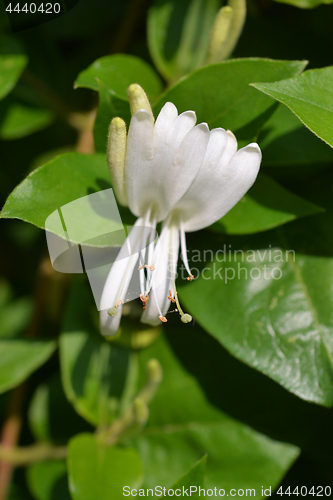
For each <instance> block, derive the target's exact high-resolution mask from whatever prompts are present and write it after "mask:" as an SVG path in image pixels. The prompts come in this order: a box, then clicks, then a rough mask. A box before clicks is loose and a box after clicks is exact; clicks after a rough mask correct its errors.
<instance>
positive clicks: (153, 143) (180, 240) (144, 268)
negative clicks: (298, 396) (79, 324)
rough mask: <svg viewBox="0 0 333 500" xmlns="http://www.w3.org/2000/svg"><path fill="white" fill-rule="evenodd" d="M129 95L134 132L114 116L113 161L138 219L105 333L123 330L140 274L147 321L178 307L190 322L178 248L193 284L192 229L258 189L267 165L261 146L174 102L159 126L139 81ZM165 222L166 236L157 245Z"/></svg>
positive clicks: (110, 286) (115, 177) (120, 188)
mask: <svg viewBox="0 0 333 500" xmlns="http://www.w3.org/2000/svg"><path fill="white" fill-rule="evenodd" d="M128 95H129V101H130V107H131V113H132V119H131V123H130V127H129V130H128V135H127V138H126V126H125V123H124V122H123V120H121V119H120V118H114V119H113V120H112V122H111V124H110V130H109V141H108V163H109V168H110V174H111V178H112V183H113V189H114V191H115V194H116V196H117V198H118V201H119V202H120V203H121V204H122V205H128V206H129V208H130V210H131V211H132V213H133V214H134V215H136V216H137V217H138V219H137V221H136V223H135V226H134V227H133V229H132V232H131V234H130V235H129V238H128V239H127V240H126V242H125V243H124V245H123V247H122V248H121V250H120V252H119V255H118V257H117V260H116V262H115V263H114V264H113V266H112V268H111V271H110V273H109V276H108V278H107V280H106V283H105V286H104V290H103V294H102V299H101V307H100V309H101V314H100V322H101V332H102V334H103V335H106V336H110V335H115V334H116V333H117V331H118V328H119V323H120V318H121V312H122V306H123V304H124V302H126V301H127V300H131V299H132V297H131V296H129V297H127V292H128V288H129V286H130V282H131V279H133V276H134V275H135V273H136V272H137V274H138V275H139V277H138V281H139V287H140V298H141V300H142V302H143V306H144V312H143V315H142V318H141V320H142V321H143V322H145V323H149V324H151V325H157V324H159V323H160V322H161V321H162V322H166V321H167V320H166V318H165V315H166V313H167V311H168V309H169V306H170V303H174V302H175V303H176V306H177V308H178V311H179V313H180V315H181V320H182V321H183V322H184V323H187V322H189V321H191V319H192V318H191V316H190V315H189V314H184V313H183V311H182V309H181V307H180V304H179V300H178V297H177V291H176V284H175V277H176V270H177V263H178V253H179V246H180V247H181V253H182V259H183V262H184V265H185V267H186V270H187V272H188V274H189V277H188V280H189V281H191V280H192V279H193V275H192V274H191V271H190V267H189V263H188V260H187V250H186V240H185V232H189V231H197V230H199V229H202V228H204V227H207V226H209V225H211V224H213V223H214V222H216V221H217V220H218V219H220V218H221V217H223V216H224V215H225V214H226V213H227V212H228V211H229V210H230V209H231V208H232V207H233V206H234V205H235V204H236V203H237V202H238V201H239V200H240V199H241V198H242V197H243V196H244V194H245V193H246V192H247V191H248V189H249V188H250V187H251V186H252V184H253V183H254V181H255V179H256V177H257V174H258V171H259V167H260V162H261V151H260V148H259V146H258V144H256V143H251V144H249V145H248V146H246V147H244V148H242V149H240V150H238V151H237V141H236V138H235V136H234V135H233V133H232V132H230V131H225V130H224V129H222V128H216V129H213V130H211V131H210V130H209V128H208V125H207V124H206V123H200V124H199V125H196V115H195V113H194V111H186V112H184V113H181V114H180V115H178V111H177V108H176V107H175V106H174V105H173V104H172V103H171V102H167V103H166V104H165V105H164V106H163V108H162V110H161V112H160V113H159V115H158V117H157V119H156V122H155V123H154V118H153V114H152V111H151V108H150V105H149V101H148V99H147V97H146V95H145V93H144V91H143V90H142V88H141V87H140V86H139V85H137V84H133V85H131V86H130V87H129V90H128ZM158 222H162V231H161V234H160V237H159V238H158V240H157V242H156V241H155V229H156V225H157V223H158ZM149 228H150V230H149ZM138 268H139V270H138ZM137 270H138V271H137Z"/></svg>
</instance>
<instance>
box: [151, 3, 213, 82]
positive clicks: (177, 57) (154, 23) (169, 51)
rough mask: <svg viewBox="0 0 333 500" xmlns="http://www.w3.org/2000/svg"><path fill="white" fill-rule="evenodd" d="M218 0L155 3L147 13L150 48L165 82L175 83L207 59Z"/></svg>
mask: <svg viewBox="0 0 333 500" xmlns="http://www.w3.org/2000/svg"><path fill="white" fill-rule="evenodd" d="M219 7H220V2H219V1H218V0H169V1H168V2H165V1H163V0H158V1H155V3H154V5H153V6H152V7H151V8H150V10H149V12H148V25H147V28H148V46H149V50H150V54H151V57H152V59H153V61H154V63H155V65H156V67H157V68H158V70H159V71H160V73H161V74H162V75H163V76H164V78H165V79H166V80H172V81H176V80H177V79H178V78H180V77H181V76H183V75H186V74H187V73H189V72H190V71H192V70H194V69H195V68H197V67H199V66H201V65H202V64H203V63H204V61H205V58H206V54H207V50H208V44H209V32H210V30H211V28H212V26H213V22H214V19H215V16H216V14H217V12H218V10H219Z"/></svg>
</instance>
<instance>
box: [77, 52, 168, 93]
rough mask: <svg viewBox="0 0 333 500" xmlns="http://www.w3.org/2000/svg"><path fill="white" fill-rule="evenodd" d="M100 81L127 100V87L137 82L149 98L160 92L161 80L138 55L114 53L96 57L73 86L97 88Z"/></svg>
mask: <svg viewBox="0 0 333 500" xmlns="http://www.w3.org/2000/svg"><path fill="white" fill-rule="evenodd" d="M99 81H101V82H102V83H103V84H104V85H105V86H106V87H107V88H108V89H109V90H110V91H112V93H113V95H115V96H117V97H118V98H120V99H123V100H125V101H127V93H126V91H127V88H128V87H129V86H130V85H131V83H138V84H139V85H141V87H143V89H144V90H145V91H146V93H147V94H148V96H149V97H150V98H152V99H153V98H156V97H157V96H158V95H159V93H160V92H161V88H162V87H161V85H162V84H161V80H160V78H159V77H158V75H157V74H156V73H155V71H154V70H153V68H152V67H151V66H150V65H149V64H147V63H146V62H145V61H143V60H142V59H140V58H139V57H135V56H131V55H126V54H115V55H112V56H105V57H101V58H100V59H97V60H96V61H95V62H93V64H91V66H89V68H87V69H86V70H84V71H82V72H81V73H80V74H79V76H78V77H77V79H76V82H75V88H78V87H87V88H89V89H92V90H96V91H98V90H99Z"/></svg>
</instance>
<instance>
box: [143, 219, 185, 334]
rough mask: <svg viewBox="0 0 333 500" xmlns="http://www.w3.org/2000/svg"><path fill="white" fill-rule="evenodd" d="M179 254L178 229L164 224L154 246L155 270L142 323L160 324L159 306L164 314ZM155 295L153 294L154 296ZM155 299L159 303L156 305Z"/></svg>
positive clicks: (167, 305) (166, 309) (168, 304)
mask: <svg viewBox="0 0 333 500" xmlns="http://www.w3.org/2000/svg"><path fill="white" fill-rule="evenodd" d="M178 254H179V230H178V228H177V227H176V226H172V227H168V226H167V225H165V226H164V227H163V229H162V233H161V236H160V238H159V240H158V242H157V245H156V248H155V271H153V272H154V276H153V281H152V287H153V288H154V292H153V290H151V292H150V294H149V302H148V305H147V309H146V310H145V311H144V312H143V314H142V316H141V321H142V322H143V323H148V324H149V325H152V326H157V325H159V324H161V321H160V319H159V314H160V313H159V308H160V310H161V311H162V315H165V314H166V313H167V311H168V309H169V307H170V300H169V299H168V294H169V290H170V289H172V276H174V279H175V273H176V271H177V263H178ZM154 295H155V296H154ZM156 300H157V302H158V304H159V308H158V307H157V304H156Z"/></svg>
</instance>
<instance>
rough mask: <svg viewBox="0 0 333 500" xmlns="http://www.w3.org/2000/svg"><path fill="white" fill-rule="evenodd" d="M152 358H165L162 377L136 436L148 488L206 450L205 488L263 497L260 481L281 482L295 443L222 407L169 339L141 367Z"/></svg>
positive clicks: (169, 479) (169, 480)
mask: <svg viewBox="0 0 333 500" xmlns="http://www.w3.org/2000/svg"><path fill="white" fill-rule="evenodd" d="M192 284H193V283H192ZM182 326H183V325H182ZM173 327H174V328H173V331H174V333H175V336H173V334H172V331H171V332H170V333H171V336H172V337H174V339H175V341H177V338H178V337H179V335H181V330H182V329H179V327H178V329H177V327H175V325H173ZM189 328H191V326H189ZM188 347H189V349H190V348H191V346H188ZM151 358H156V359H158V360H159V362H160V363H161V366H162V368H163V380H162V383H161V385H160V387H159V389H158V391H157V394H156V396H155V398H154V400H153V401H152V402H151V404H150V417H149V421H148V424H147V427H146V428H145V429H144V430H143V432H142V434H141V435H140V436H139V437H138V438H137V439H136V442H137V446H138V449H139V451H140V454H141V457H142V460H143V464H144V467H145V470H147V471H149V472H148V473H147V475H146V477H145V483H144V486H145V487H147V488H154V487H155V486H156V485H162V486H167V487H168V486H169V485H170V484H173V483H174V482H175V481H176V480H177V478H179V474H185V473H186V472H187V471H188V470H189V468H190V467H192V465H193V462H195V461H197V460H199V459H200V458H201V457H202V456H203V455H204V454H206V453H207V455H208V457H207V470H206V487H207V488H214V487H217V488H225V489H226V490H227V489H229V488H236V489H237V488H244V487H245V488H255V489H257V495H256V497H255V498H260V497H261V490H260V488H261V486H262V485H271V486H273V487H274V485H276V484H278V482H279V481H280V479H281V477H282V475H283V474H284V473H285V472H286V471H287V469H288V468H289V467H290V465H291V464H292V462H293V461H294V460H295V458H296V457H297V455H298V450H297V448H295V447H294V446H290V445H287V444H282V443H278V442H276V441H273V440H271V439H268V438H267V437H265V436H263V435H262V434H259V433H257V432H255V431H254V430H252V429H250V428H249V427H247V426H246V425H244V424H242V423H239V422H237V421H235V420H233V419H232V418H230V417H228V416H227V415H226V414H225V413H223V412H222V411H220V410H219V409H218V408H217V407H216V406H214V405H213V404H212V403H211V402H210V401H209V399H207V398H206V396H205V394H204V392H203V390H202V389H201V388H200V386H199V383H198V381H197V380H196V379H195V378H194V377H193V376H192V375H190V374H189V373H188V371H187V370H186V369H185V368H184V367H183V366H182V364H181V362H180V361H179V358H178V357H176V355H175V354H174V352H173V351H172V349H171V348H170V345H169V344H168V342H167V341H166V339H164V338H161V339H159V340H158V342H156V343H155V344H154V345H152V346H151V347H149V348H148V349H145V350H144V351H142V352H141V354H140V362H141V367H142V368H144V366H145V364H146V362H147V361H148V360H149V359H151ZM204 361H205V360H203V362H204ZM219 383H223V381H220V382H219Z"/></svg>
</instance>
